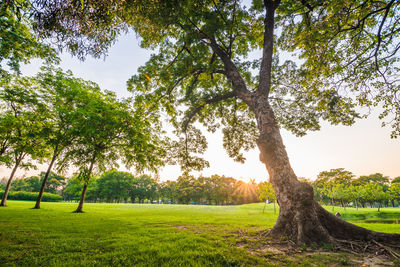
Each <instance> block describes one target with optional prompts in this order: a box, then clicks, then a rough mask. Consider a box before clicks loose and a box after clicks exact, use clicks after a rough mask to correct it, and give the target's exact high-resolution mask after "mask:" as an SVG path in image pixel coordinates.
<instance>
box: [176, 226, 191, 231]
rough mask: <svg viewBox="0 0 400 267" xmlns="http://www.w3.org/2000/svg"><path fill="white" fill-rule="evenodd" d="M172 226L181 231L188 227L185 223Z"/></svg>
mask: <svg viewBox="0 0 400 267" xmlns="http://www.w3.org/2000/svg"><path fill="white" fill-rule="evenodd" d="M174 227H175V228H176V229H178V230H181V231H183V230H187V229H188V227H187V225H174Z"/></svg>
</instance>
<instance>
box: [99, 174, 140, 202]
mask: <svg viewBox="0 0 400 267" xmlns="http://www.w3.org/2000/svg"><path fill="white" fill-rule="evenodd" d="M134 180H135V177H134V176H133V175H132V174H130V173H128V172H119V171H115V170H113V171H109V172H106V173H104V174H103V175H101V176H100V178H99V179H98V180H97V190H98V192H99V196H98V197H100V199H105V200H107V201H108V202H111V201H115V202H117V203H119V202H121V200H125V201H126V200H127V199H128V197H129V190H131V188H130V187H131V186H132V182H133V181H134Z"/></svg>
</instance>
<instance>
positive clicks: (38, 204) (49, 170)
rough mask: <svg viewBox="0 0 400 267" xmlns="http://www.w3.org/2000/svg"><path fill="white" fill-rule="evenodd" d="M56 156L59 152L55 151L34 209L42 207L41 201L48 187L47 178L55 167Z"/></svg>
mask: <svg viewBox="0 0 400 267" xmlns="http://www.w3.org/2000/svg"><path fill="white" fill-rule="evenodd" d="M56 158H57V153H56V152H54V154H53V158H52V159H51V162H50V164H49V167H48V168H47V171H46V174H45V175H44V178H43V181H42V185H41V187H40V191H39V195H38V197H37V200H36V204H35V207H34V209H40V203H41V201H42V197H43V193H44V189H45V187H46V183H47V179H48V178H49V175H50V172H51V169H52V168H53V164H54V162H55V161H56Z"/></svg>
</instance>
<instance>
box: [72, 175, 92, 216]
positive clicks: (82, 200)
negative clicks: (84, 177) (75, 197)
mask: <svg viewBox="0 0 400 267" xmlns="http://www.w3.org/2000/svg"><path fill="white" fill-rule="evenodd" d="M88 184H89V182H85V184H84V186H83V190H82V194H81V199H80V200H79V205H78V208H77V209H76V210H75V212H77V213H80V212H83V210H82V209H83V203H84V202H85V197H86V190H87V187H88Z"/></svg>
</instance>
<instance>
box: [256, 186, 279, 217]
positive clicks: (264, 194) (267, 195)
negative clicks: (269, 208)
mask: <svg viewBox="0 0 400 267" xmlns="http://www.w3.org/2000/svg"><path fill="white" fill-rule="evenodd" d="M257 192H258V198H259V199H260V200H261V201H264V202H265V204H266V201H267V200H268V201H269V202H272V203H274V212H275V213H276V208H275V201H276V196H275V192H274V188H273V187H272V184H271V183H269V182H263V183H260V184H259V185H258V187H257ZM264 209H265V205H264V208H263V213H264Z"/></svg>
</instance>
